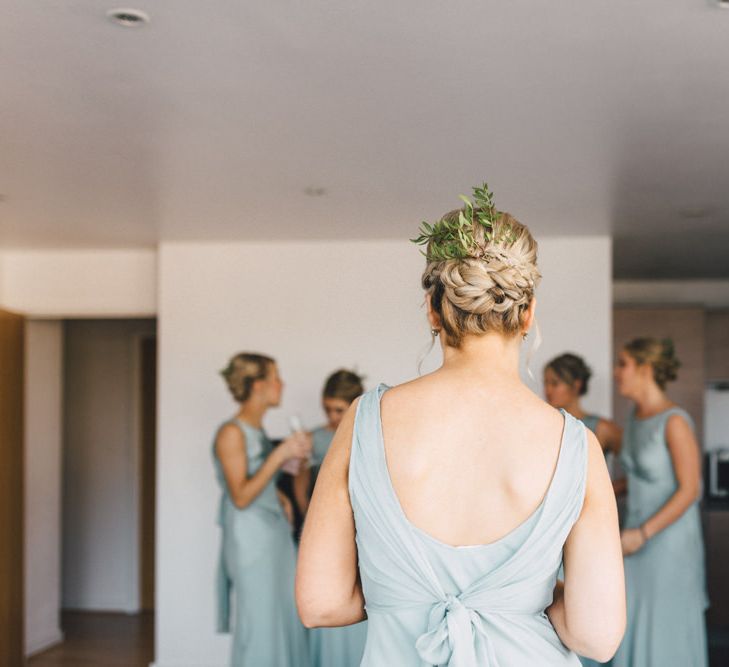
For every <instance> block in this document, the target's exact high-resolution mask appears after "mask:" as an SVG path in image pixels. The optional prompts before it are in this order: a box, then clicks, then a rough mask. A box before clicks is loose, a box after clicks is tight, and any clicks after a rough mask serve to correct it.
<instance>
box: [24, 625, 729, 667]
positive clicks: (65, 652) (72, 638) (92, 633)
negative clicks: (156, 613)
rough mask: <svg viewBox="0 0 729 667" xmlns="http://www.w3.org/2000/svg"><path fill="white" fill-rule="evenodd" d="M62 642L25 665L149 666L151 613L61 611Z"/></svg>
mask: <svg viewBox="0 0 729 667" xmlns="http://www.w3.org/2000/svg"><path fill="white" fill-rule="evenodd" d="M62 627H63V631H64V633H65V635H66V641H65V642H64V643H63V644H59V645H58V646H56V647H54V648H52V649H50V650H48V651H45V652H44V653H40V654H38V655H35V656H33V657H32V658H30V659H29V660H28V667H59V666H63V667H92V666H93V667H149V665H150V664H151V663H152V662H153V661H154V658H153V656H154V617H153V615H152V614H138V615H134V616H130V615H127V614H98V613H89V612H64V613H63V615H62ZM709 647H710V650H709V652H710V654H711V659H710V665H711V667H727V665H729V628H725V629H718V628H709Z"/></svg>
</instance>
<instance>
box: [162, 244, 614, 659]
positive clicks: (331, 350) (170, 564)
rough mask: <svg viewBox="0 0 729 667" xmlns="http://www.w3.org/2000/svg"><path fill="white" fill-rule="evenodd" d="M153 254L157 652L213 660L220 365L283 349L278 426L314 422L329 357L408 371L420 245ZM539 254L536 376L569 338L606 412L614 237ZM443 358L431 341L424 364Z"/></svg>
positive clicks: (204, 248) (178, 247) (219, 247)
mask: <svg viewBox="0 0 729 667" xmlns="http://www.w3.org/2000/svg"><path fill="white" fill-rule="evenodd" d="M159 262H160V265H159V329H158V341H159V350H160V358H159V399H160V400H159V412H158V417H159V422H158V423H159V427H158V428H159V431H158V480H157V494H158V496H157V498H158V501H157V502H158V504H157V522H158V523H157V566H156V567H157V590H156V600H157V618H156V660H157V662H156V666H157V667H189V666H192V665H194V666H196V667H216V666H222V665H226V664H228V660H229V648H230V644H229V642H230V638H229V637H228V636H224V635H216V634H215V632H214V626H215V622H214V573H215V566H216V563H217V556H218V544H219V538H220V536H219V533H218V528H217V526H216V525H215V507H216V503H217V502H218V493H219V492H218V489H217V486H216V482H215V480H214V475H213V468H212V462H211V443H212V437H213V433H214V431H215V429H216V427H217V425H218V424H219V423H220V422H222V421H223V420H224V419H226V418H227V417H228V416H230V415H231V414H232V413H233V412H234V409H235V406H234V405H233V403H232V402H231V400H230V398H229V397H228V395H227V393H226V391H225V388H224V386H223V383H222V381H221V379H220V376H219V374H218V370H219V369H220V368H222V367H223V366H224V364H225V363H226V361H227V360H228V358H229V357H230V356H231V355H232V354H233V353H235V352H239V351H242V350H249V351H261V352H265V353H268V354H270V355H272V356H273V357H275V358H276V359H277V361H278V363H279V366H280V370H281V373H282V376H283V379H284V381H285V383H286V388H285V390H284V399H283V403H282V406H281V407H280V408H279V409H277V410H276V411H274V412H272V413H271V414H270V416H269V417H268V418H267V423H266V428H267V429H268V431H269V432H270V433H271V434H272V435H274V436H278V435H282V434H285V433H286V431H287V417H288V416H289V415H291V414H298V415H300V417H301V418H302V421H303V423H304V425H305V426H307V427H313V426H316V425H317V424H318V423H320V422H321V420H322V419H323V415H321V413H320V407H319V395H320V391H321V387H322V383H323V381H324V379H325V377H326V375H327V374H328V373H329V372H331V371H333V370H335V369H336V368H338V367H342V366H346V367H355V368H357V369H358V370H359V371H361V372H363V373H364V374H365V376H366V378H367V380H366V384H367V386H368V387H372V386H373V385H374V384H376V383H377V382H380V381H383V382H386V383H388V384H395V383H399V382H402V381H404V380H407V379H409V378H412V377H413V376H415V375H416V373H417V363H418V357H419V355H420V354H421V353H422V352H423V351H424V350H426V349H427V345H428V341H429V334H428V326H427V323H426V319H425V312H424V309H423V307H422V304H423V295H422V292H421V290H420V288H419V278H420V273H421V271H422V268H423V259H422V257H421V256H420V255H419V253H418V252H417V251H416V250H415V249H414V248H413V246H412V244H410V243H408V242H400V241H369V242H354V241H352V242H317V243H314V242H299V243H256V244H253V243H250V244H246V243H225V244H223V243H197V244H196V243H164V244H162V246H161V247H160V254H159ZM540 267H541V271H542V274H543V275H544V279H543V281H542V285H541V286H540V288H539V291H538V299H539V305H538V318H539V323H540V327H541V329H542V334H543V337H544V343H543V345H542V347H541V348H540V349H539V350H538V351H537V352H536V353H535V354H534V358H533V359H532V361H531V367H532V369H533V373H534V375H535V376H536V378H537V382H536V383H534V384H533V386H534V387H535V390H537V391H541V386H540V379H541V368H542V365H543V363H544V362H545V361H546V360H547V359H549V358H550V357H551V356H553V355H555V354H558V353H560V352H563V351H566V350H571V351H574V352H577V353H579V354H582V355H584V356H585V358H586V359H587V360H588V362H589V363H590V365H591V366H592V368H593V371H594V382H593V383H592V388H591V392H590V395H589V397H588V399H589V400H588V402H587V405H588V407H589V408H590V409H591V410H595V411H597V412H599V413H602V414H608V412H609V407H610V396H611V372H610V367H611V364H610V360H611V355H612V352H611V344H612V330H611V312H612V293H611V281H612V267H611V242H610V239H609V238H608V237H580V238H576V237H572V238H547V239H542V240H540ZM527 347H528V346H527ZM437 361H438V356H437V354H436V353H431V355H429V357H428V359H427V360H426V363H425V364H424V369H425V370H428V369H430V368H432V367H433V366H434V364H436V363H437Z"/></svg>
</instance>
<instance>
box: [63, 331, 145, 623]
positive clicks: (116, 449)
mask: <svg viewBox="0 0 729 667" xmlns="http://www.w3.org/2000/svg"><path fill="white" fill-rule="evenodd" d="M154 331H155V325H154V322H153V321H150V320H79V321H70V322H67V323H66V327H65V357H64V365H65V383H64V398H65V404H64V422H65V423H64V480H63V481H64V490H63V493H64V504H63V585H62V604H63V607H64V608H69V609H98V610H118V611H136V610H138V608H139V570H138V567H139V565H138V562H139V523H138V519H139V505H138V494H139V489H138V480H139V460H138V443H139V440H138V413H137V409H138V401H139V388H138V384H137V383H138V381H139V379H138V378H139V376H138V357H137V350H138V339H139V336H140V335H142V334H151V333H154Z"/></svg>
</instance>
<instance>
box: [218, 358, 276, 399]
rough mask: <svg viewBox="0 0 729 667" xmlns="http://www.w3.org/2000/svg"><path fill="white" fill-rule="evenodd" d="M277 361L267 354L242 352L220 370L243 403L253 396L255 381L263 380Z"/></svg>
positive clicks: (229, 388)
mask: <svg viewBox="0 0 729 667" xmlns="http://www.w3.org/2000/svg"><path fill="white" fill-rule="evenodd" d="M275 363H276V362H275V361H274V360H273V359H272V358H271V357H267V356H266V355H265V354H256V353H254V352H240V353H238V354H236V355H235V356H234V357H232V358H231V359H230V361H229V362H228V365H227V366H226V367H225V368H224V369H223V370H222V371H220V374H221V375H222V376H223V379H224V380H225V383H226V384H227V385H228V391H230V393H231V395H232V396H233V398H234V399H235V400H236V401H238V403H243V402H245V401H247V400H248V399H249V398H250V397H251V391H252V389H253V383H254V382H255V381H256V380H262V379H263V378H265V377H266V375H267V374H268V369H269V366H271V364H275Z"/></svg>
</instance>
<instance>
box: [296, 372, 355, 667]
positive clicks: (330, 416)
mask: <svg viewBox="0 0 729 667" xmlns="http://www.w3.org/2000/svg"><path fill="white" fill-rule="evenodd" d="M363 392H364V387H363V386H362V378H361V377H360V376H359V375H357V374H356V373H354V372H352V371H348V370H338V371H336V372H335V373H332V374H331V375H330V376H329V377H328V378H327V381H326V383H325V384H324V391H323V393H322V407H323V409H324V412H325V413H326V416H327V423H326V424H325V425H324V426H320V427H319V428H317V429H314V431H312V433H311V436H312V445H313V453H312V458H311V467H310V468H308V469H307V470H305V471H304V472H302V473H301V474H299V475H298V476H297V478H296V480H295V482H294V484H295V489H296V500H297V503H298V504H299V505H300V507H302V508H303V509H304V511H305V510H306V508H307V507H308V505H309V499H310V498H311V494H312V492H313V490H314V484H315V483H316V477H317V475H318V474H319V469H320V467H321V464H322V462H323V461H324V456H325V455H326V453H327V451H328V450H329V446H330V445H331V444H332V439H333V438H334V433H335V431H336V430H337V427H338V426H339V423H340V422H341V421H342V417H343V416H344V413H345V412H346V411H347V409H348V408H349V406H350V405H351V403H352V401H354V399H355V398H357V397H358V396H360V395H361V394H362V393H363ZM366 638H367V622H366V621H362V622H361V623H355V624H354V625H347V626H343V627H338V628H313V629H312V630H311V633H310V635H309V649H310V654H311V665H312V667H358V665H359V664H360V662H361V661H362V654H363V653H364V645H365V639H366Z"/></svg>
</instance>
